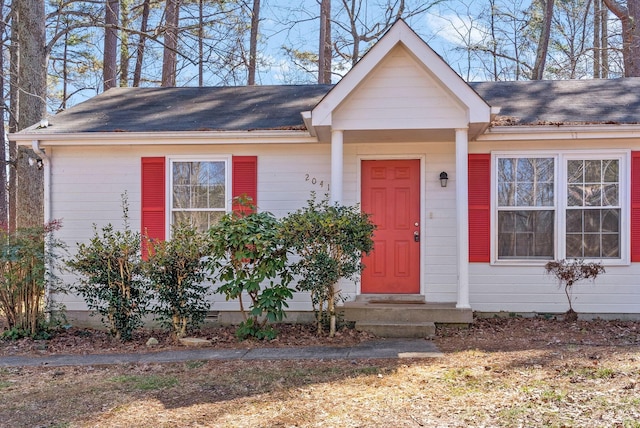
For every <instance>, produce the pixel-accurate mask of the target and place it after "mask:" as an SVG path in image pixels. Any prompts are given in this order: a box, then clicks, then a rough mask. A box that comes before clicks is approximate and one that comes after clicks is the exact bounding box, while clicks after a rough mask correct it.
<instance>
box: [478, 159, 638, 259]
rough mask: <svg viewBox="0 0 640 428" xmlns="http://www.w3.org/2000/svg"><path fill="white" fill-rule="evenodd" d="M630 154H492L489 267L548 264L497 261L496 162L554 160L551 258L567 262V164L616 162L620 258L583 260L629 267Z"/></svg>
mask: <svg viewBox="0 0 640 428" xmlns="http://www.w3.org/2000/svg"><path fill="white" fill-rule="evenodd" d="M630 157H631V151H630V150H558V151H549V150H544V151H496V152H492V153H491V225H490V227H491V231H492V232H491V255H492V256H491V264H493V265H513V266H543V265H544V264H545V263H546V262H547V261H548V260H540V259H499V258H498V194H497V191H498V170H497V168H498V159H499V158H554V163H555V165H554V174H555V177H554V195H555V201H554V204H553V207H544V208H548V209H553V210H554V211H555V221H554V241H555V242H554V257H553V260H561V259H565V258H566V236H565V232H566V226H567V225H566V208H567V161H568V160H592V159H593V160H602V159H616V160H618V161H619V162H620V163H619V174H620V177H619V180H620V181H619V185H620V187H619V192H620V193H619V200H620V258H616V259H610V258H604V259H585V261H588V262H590V261H594V262H601V263H603V264H604V265H608V266H627V265H629V264H630V245H631V243H630V238H629V236H630V231H631V230H630V229H631V226H630V212H631V193H630V192H631V187H630V184H629V183H630V182H631V167H630V165H631V161H630Z"/></svg>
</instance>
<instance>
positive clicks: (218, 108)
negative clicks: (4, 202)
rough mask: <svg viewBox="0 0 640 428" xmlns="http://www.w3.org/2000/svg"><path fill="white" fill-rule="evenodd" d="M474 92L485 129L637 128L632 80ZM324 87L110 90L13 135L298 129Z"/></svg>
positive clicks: (489, 86)
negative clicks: (494, 110) (484, 107)
mask: <svg viewBox="0 0 640 428" xmlns="http://www.w3.org/2000/svg"><path fill="white" fill-rule="evenodd" d="M470 86H471V88H473V89H474V90H475V91H476V92H477V93H478V95H480V96H481V97H482V98H483V99H485V100H486V102H487V103H488V104H489V105H491V106H497V107H500V115H499V116H498V117H497V118H496V121H495V122H494V124H493V126H508V125H544V124H547V125H548V124H610V123H620V124H638V123H640V78H639V77H633V78H632V77H627V78H622V79H613V80H558V81H544V80H543V81H518V82H473V83H470ZM331 88H332V86H331V85H299V86H248V87H214V88H116V89H111V90H109V91H107V92H105V93H103V94H101V95H98V96H96V97H94V98H91V99H89V100H87V101H85V102H84V103H81V104H78V105H76V106H74V107H71V108H69V109H68V110H65V111H63V112H61V113H58V114H57V115H55V116H53V117H51V118H50V119H49V123H50V126H49V127H47V128H40V129H38V128H37V126H33V127H31V128H28V129H26V130H24V131H22V132H21V133H29V134H56V133H84V132H118V131H120V132H167V131H178V132H181V131H207V130H209V131H211V130H213V131H251V130H274V129H291V130H296V129H298V130H304V129H305V128H304V123H303V120H302V117H301V112H303V111H308V110H310V109H312V108H313V107H314V106H315V105H316V104H317V103H318V102H319V101H320V100H321V99H322V98H323V97H324V96H325V95H326V94H327V93H328V92H329V90H330V89H331Z"/></svg>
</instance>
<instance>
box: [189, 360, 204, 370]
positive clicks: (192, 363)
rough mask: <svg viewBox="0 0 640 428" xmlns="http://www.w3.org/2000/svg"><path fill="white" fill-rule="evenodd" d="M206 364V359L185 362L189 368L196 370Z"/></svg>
mask: <svg viewBox="0 0 640 428" xmlns="http://www.w3.org/2000/svg"><path fill="white" fill-rule="evenodd" d="M205 364H207V362H206V361H187V362H186V363H184V366H185V367H186V368H188V369H189V370H194V369H199V368H200V367H202V366H204V365H205Z"/></svg>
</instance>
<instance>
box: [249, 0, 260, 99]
mask: <svg viewBox="0 0 640 428" xmlns="http://www.w3.org/2000/svg"><path fill="white" fill-rule="evenodd" d="M259 23H260V0H253V9H251V35H250V37H249V73H248V77H247V85H249V86H251V85H255V84H256V60H257V54H258V24H259Z"/></svg>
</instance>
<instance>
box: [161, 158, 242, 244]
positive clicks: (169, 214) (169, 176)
mask: <svg viewBox="0 0 640 428" xmlns="http://www.w3.org/2000/svg"><path fill="white" fill-rule="evenodd" d="M166 159H167V166H166V177H167V189H166V194H167V198H166V200H167V206H166V213H167V215H166V230H167V236H170V235H171V224H172V221H173V212H174V209H173V164H174V162H224V168H225V169H224V171H225V177H224V179H225V189H224V192H225V195H224V205H225V206H224V212H225V213H228V212H230V211H231V192H232V190H231V186H232V183H231V177H232V171H231V168H232V162H231V159H232V157H231V155H215V156H211V155H174V156H167V158H166ZM181 211H183V210H181Z"/></svg>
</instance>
